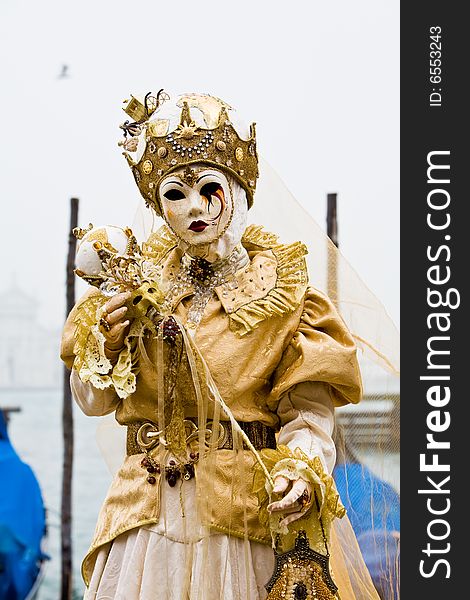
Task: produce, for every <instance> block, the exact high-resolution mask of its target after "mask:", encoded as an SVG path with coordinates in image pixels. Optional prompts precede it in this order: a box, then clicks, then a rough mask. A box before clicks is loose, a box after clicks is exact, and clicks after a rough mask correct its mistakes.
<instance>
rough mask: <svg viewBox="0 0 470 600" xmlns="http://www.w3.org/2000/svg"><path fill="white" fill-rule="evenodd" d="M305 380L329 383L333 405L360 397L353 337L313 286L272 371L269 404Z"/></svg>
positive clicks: (358, 373)
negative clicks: (297, 323) (275, 367)
mask: <svg viewBox="0 0 470 600" xmlns="http://www.w3.org/2000/svg"><path fill="white" fill-rule="evenodd" d="M305 381H316V382H322V383H326V384H328V385H329V386H330V388H331V397H332V400H333V404H334V406H335V407H338V406H343V405H345V404H348V403H354V404H356V403H357V402H359V400H360V399H361V395H362V382H361V375H360V371H359V365H358V361H357V355H356V344H355V342H354V339H353V337H352V336H351V334H350V332H349V330H348V329H347V327H346V325H345V323H344V321H343V320H342V318H341V317H340V315H339V314H338V311H337V310H336V308H335V307H334V305H333V303H332V302H331V301H330V300H329V298H327V297H326V296H325V295H324V294H322V293H321V292H319V291H318V290H315V289H313V288H308V290H307V292H306V295H305V298H304V307H303V311H302V314H301V317H300V321H299V325H298V327H297V330H296V331H295V333H294V335H293V336H292V339H291V341H290V343H289V345H288V346H287V348H286V350H285V351H284V353H283V355H282V358H281V361H280V363H279V365H278V367H277V369H276V371H275V373H274V380H273V388H272V392H271V398H270V405H271V407H272V408H276V406H277V403H278V402H279V399H280V398H281V397H282V396H283V394H285V393H286V392H287V391H288V390H289V389H290V388H292V387H293V386H295V385H297V384H299V383H302V382H305Z"/></svg>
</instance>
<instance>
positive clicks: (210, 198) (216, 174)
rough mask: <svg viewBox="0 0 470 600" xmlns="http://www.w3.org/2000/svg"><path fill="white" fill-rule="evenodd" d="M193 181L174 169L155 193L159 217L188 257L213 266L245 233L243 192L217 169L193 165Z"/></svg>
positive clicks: (245, 213)
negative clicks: (160, 208) (200, 258)
mask: <svg viewBox="0 0 470 600" xmlns="http://www.w3.org/2000/svg"><path fill="white" fill-rule="evenodd" d="M195 167H196V168H195V169H194V171H195V173H194V177H193V179H188V178H187V177H184V169H183V168H182V169H178V170H177V171H174V172H173V173H172V174H171V175H169V176H168V177H166V178H165V179H164V180H163V181H162V183H161V185H160V189H159V197H160V202H161V207H162V213H163V217H164V219H165V220H166V222H167V223H168V225H169V227H170V229H171V230H172V231H173V232H174V233H175V235H176V236H177V237H178V239H179V241H180V244H179V245H180V247H181V248H182V249H183V250H184V251H185V252H187V253H188V254H190V255H191V256H199V257H202V258H205V259H206V260H208V261H209V262H216V261H218V260H221V259H223V258H226V257H228V256H229V255H230V254H231V252H232V251H233V249H234V248H235V247H236V246H237V244H238V243H239V242H240V240H241V237H242V235H243V232H244V231H245V229H246V223H247V213H248V203H247V200H246V194H245V191H244V190H243V188H242V187H241V186H240V185H239V183H238V182H237V181H235V180H234V179H233V178H232V177H230V176H228V177H227V176H226V175H225V174H224V173H222V171H218V170H217V169H211V168H204V167H199V168H197V165H195Z"/></svg>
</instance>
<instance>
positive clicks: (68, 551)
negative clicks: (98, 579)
mask: <svg viewBox="0 0 470 600" xmlns="http://www.w3.org/2000/svg"><path fill="white" fill-rule="evenodd" d="M77 224H78V198H71V199H70V229H69V240H68V254H67V267H66V317H67V315H68V314H69V313H70V311H71V310H72V308H73V305H74V304H75V273H74V266H75V251H76V247H77V239H76V237H75V236H74V235H73V229H74V228H75V227H77ZM69 377H70V373H69V370H68V369H67V367H65V366H64V382H63V386H64V387H63V407H62V434H63V441H64V457H63V470H62V507H61V560H62V567H61V593H60V598H61V600H71V599H72V589H73V588H72V572H73V569H72V474H73V406H72V392H71V390H70V381H69Z"/></svg>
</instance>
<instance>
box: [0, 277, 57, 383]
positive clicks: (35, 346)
mask: <svg viewBox="0 0 470 600" xmlns="http://www.w3.org/2000/svg"><path fill="white" fill-rule="evenodd" d="M37 313H38V306H37V302H36V301H35V299H34V297H33V296H30V295H29V294H27V293H26V292H24V291H23V290H22V289H20V288H19V287H18V286H17V285H16V283H14V284H13V285H12V286H11V288H10V289H9V290H7V291H5V292H2V293H1V294H0V389H5V388H10V389H11V388H58V387H60V386H61V385H62V363H61V361H60V359H59V347H60V333H59V332H58V331H50V330H47V329H45V328H44V327H42V325H41V324H40V323H39V321H38V316H37Z"/></svg>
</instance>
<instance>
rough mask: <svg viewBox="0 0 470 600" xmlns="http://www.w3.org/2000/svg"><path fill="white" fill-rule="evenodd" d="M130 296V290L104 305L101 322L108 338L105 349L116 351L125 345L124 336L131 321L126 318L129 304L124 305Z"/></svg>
mask: <svg viewBox="0 0 470 600" xmlns="http://www.w3.org/2000/svg"><path fill="white" fill-rule="evenodd" d="M130 297H131V293H130V292H122V293H121V294H116V296H113V297H112V298H111V299H110V300H108V302H106V304H105V305H104V307H103V310H104V313H103V316H102V318H101V321H100V324H101V331H102V333H103V335H104V337H105V338H106V341H105V349H108V350H111V351H116V350H120V349H121V348H122V347H123V345H124V338H125V337H126V334H127V332H128V327H129V325H130V321H129V320H128V319H126V313H127V306H124V305H125V304H126V302H127V301H128V300H129V298H130Z"/></svg>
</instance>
